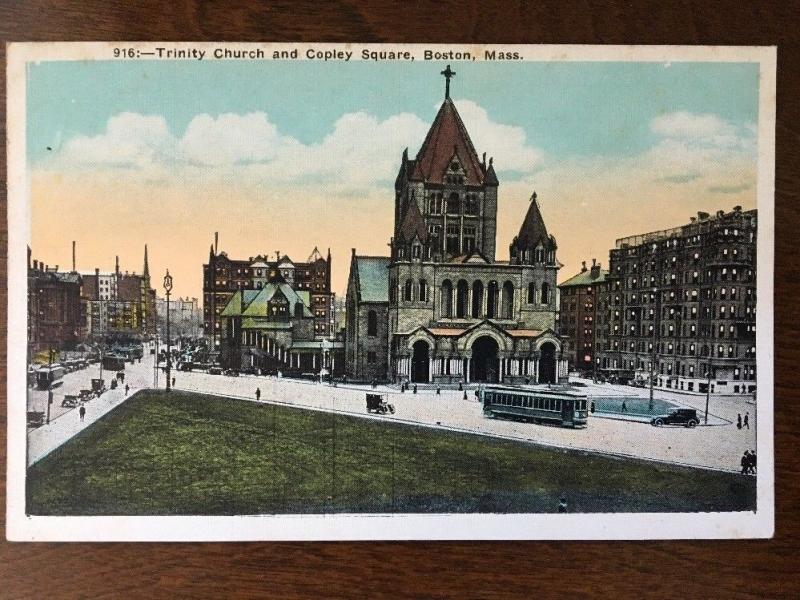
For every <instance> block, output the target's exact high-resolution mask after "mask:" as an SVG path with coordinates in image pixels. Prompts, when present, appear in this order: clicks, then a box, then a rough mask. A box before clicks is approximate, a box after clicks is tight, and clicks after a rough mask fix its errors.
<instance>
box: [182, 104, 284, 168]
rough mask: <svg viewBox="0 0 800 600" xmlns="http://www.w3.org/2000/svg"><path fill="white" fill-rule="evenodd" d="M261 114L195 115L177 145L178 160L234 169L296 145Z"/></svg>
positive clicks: (274, 155)
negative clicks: (227, 166)
mask: <svg viewBox="0 0 800 600" xmlns="http://www.w3.org/2000/svg"><path fill="white" fill-rule="evenodd" d="M297 143H298V142H297V141H296V140H294V139H293V138H291V137H285V136H282V135H280V133H279V132H278V128H277V127H276V126H275V125H274V124H273V123H271V122H270V121H269V119H268V118H267V115H266V114H265V113H263V112H258V113H248V114H246V115H237V114H232V113H226V114H223V115H220V116H219V117H217V118H216V119H215V118H213V117H212V116H210V115H207V114H202V115H197V116H196V117H195V118H194V119H192V120H191V122H190V123H189V125H188V127H187V128H186V132H185V133H184V134H183V137H182V138H181V139H180V141H179V142H178V152H179V156H180V158H183V159H185V160H187V161H189V162H191V163H195V164H200V165H234V164H240V163H251V162H265V161H269V160H272V159H274V158H275V157H276V156H277V155H278V154H279V153H280V152H281V151H282V150H283V149H285V148H289V147H292V146H296V145H297Z"/></svg>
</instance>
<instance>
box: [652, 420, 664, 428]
mask: <svg viewBox="0 0 800 600" xmlns="http://www.w3.org/2000/svg"><path fill="white" fill-rule="evenodd" d="M663 424H664V421H663V419H656V420H655V421H653V425H655V426H656V427H661V426H662V425H663Z"/></svg>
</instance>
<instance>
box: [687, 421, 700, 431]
mask: <svg viewBox="0 0 800 600" xmlns="http://www.w3.org/2000/svg"><path fill="white" fill-rule="evenodd" d="M686 426H687V427H689V428H690V429H691V428H694V427H696V426H697V421H695V420H691V421H689V422H688V423H687V424H686Z"/></svg>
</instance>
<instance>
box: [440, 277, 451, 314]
mask: <svg viewBox="0 0 800 600" xmlns="http://www.w3.org/2000/svg"><path fill="white" fill-rule="evenodd" d="M452 316H453V284H452V283H450V280H449V279H445V280H444V281H443V282H442V317H445V318H450V317H452Z"/></svg>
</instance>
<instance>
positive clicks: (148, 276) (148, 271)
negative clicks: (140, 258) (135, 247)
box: [142, 244, 150, 279]
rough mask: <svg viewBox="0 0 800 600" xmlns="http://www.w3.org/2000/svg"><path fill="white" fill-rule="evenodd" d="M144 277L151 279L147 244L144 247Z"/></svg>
mask: <svg viewBox="0 0 800 600" xmlns="http://www.w3.org/2000/svg"><path fill="white" fill-rule="evenodd" d="M142 275H143V276H144V278H145V279H150V265H148V264H147V244H145V245H144V269H142Z"/></svg>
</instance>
